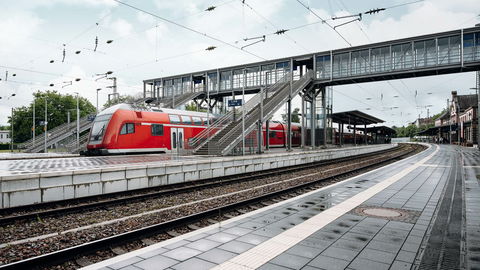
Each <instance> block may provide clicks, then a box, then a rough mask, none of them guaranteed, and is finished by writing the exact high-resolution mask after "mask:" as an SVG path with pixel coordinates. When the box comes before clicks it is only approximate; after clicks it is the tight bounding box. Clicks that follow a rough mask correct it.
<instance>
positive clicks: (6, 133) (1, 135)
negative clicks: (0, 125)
mask: <svg viewBox="0 0 480 270" xmlns="http://www.w3.org/2000/svg"><path fill="white" fill-rule="evenodd" d="M0 143H10V130H0Z"/></svg>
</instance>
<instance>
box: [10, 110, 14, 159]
mask: <svg viewBox="0 0 480 270" xmlns="http://www.w3.org/2000/svg"><path fill="white" fill-rule="evenodd" d="M10 120H11V123H10V152H13V107H12V119H10Z"/></svg>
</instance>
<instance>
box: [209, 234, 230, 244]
mask: <svg viewBox="0 0 480 270" xmlns="http://www.w3.org/2000/svg"><path fill="white" fill-rule="evenodd" d="M235 238H237V236H236V235H233V234H228V233H224V232H221V233H216V234H212V235H210V236H209V237H207V238H205V239H208V240H212V241H215V242H219V243H226V242H229V241H232V240H233V239H235Z"/></svg>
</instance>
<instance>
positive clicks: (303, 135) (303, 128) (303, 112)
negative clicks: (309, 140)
mask: <svg viewBox="0 0 480 270" xmlns="http://www.w3.org/2000/svg"><path fill="white" fill-rule="evenodd" d="M305 130H306V129H305V95H302V132H301V133H300V135H301V136H302V137H301V139H302V142H301V147H302V148H303V147H305V135H306V134H305Z"/></svg>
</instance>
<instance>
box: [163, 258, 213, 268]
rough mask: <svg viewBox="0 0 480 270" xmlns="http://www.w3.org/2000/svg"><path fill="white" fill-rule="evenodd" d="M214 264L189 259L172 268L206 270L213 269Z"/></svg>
mask: <svg viewBox="0 0 480 270" xmlns="http://www.w3.org/2000/svg"><path fill="white" fill-rule="evenodd" d="M215 266H216V264H214V263H211V262H207V261H204V260H201V259H199V258H191V259H188V260H186V261H184V262H182V263H179V264H176V265H174V266H172V268H173V269H176V270H207V269H210V268H212V267H215Z"/></svg>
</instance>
